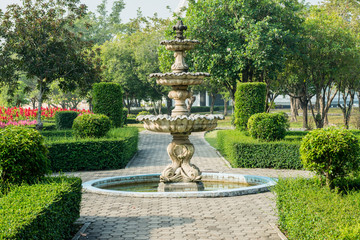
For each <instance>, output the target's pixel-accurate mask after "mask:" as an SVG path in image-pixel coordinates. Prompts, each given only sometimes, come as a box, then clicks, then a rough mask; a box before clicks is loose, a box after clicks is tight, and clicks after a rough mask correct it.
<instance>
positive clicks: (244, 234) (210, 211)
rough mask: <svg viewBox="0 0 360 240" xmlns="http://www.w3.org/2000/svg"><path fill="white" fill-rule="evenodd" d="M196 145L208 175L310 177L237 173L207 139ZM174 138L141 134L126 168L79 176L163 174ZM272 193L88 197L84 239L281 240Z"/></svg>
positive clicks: (195, 139)
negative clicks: (277, 230) (168, 146)
mask: <svg viewBox="0 0 360 240" xmlns="http://www.w3.org/2000/svg"><path fill="white" fill-rule="evenodd" d="M190 141H191V142H192V143H193V144H194V145H195V154H194V157H193V160H192V162H193V163H194V164H196V165H197V166H198V167H199V168H200V169H201V170H202V171H203V172H206V171H211V172H227V173H243V174H252V175H262V176H272V177H278V176H283V177H288V176H309V174H308V172H305V171H288V170H272V169H231V168H230V167H228V164H227V162H226V161H224V160H223V159H222V158H221V157H219V156H218V154H217V153H216V151H215V150H214V149H213V148H212V147H210V145H209V144H208V143H207V142H206V141H205V140H204V138H203V133H195V134H192V135H191V136H190ZM170 142H171V136H170V135H169V134H161V133H151V132H148V131H144V132H141V134H140V143H139V152H138V154H137V156H136V157H135V158H134V159H133V161H132V162H130V163H129V164H128V167H127V168H126V169H119V170H111V171H93V172H77V173H74V174H73V175H76V176H80V177H81V178H82V179H83V181H88V180H91V179H98V178H103V177H111V176H120V175H132V174H140V173H159V172H161V170H162V169H163V168H164V167H165V166H166V165H167V164H169V163H170V162H171V161H170V159H169V157H168V156H167V153H166V147H167V145H168V144H169V143H170ZM273 198H274V196H273V194H272V193H269V192H268V193H261V194H255V195H245V196H238V197H227V198H179V199H174V198H170V199H163V198H159V199H155V198H130V197H117V196H106V195H98V194H94V193H84V194H83V200H82V207H81V212H80V215H81V216H80V219H79V221H81V222H90V223H91V224H90V226H89V227H88V228H87V230H86V231H85V233H84V236H82V237H81V238H80V239H82V240H83V239H129V240H130V239H160V240H162V239H185V240H187V239H196V240H200V239H204V240H205V239H206V240H208V239H230V240H232V239H241V240H242V239H244V240H246V239H251V240H253V239H280V237H279V236H278V234H277V232H276V231H275V229H274V228H273V227H272V225H274V224H276V215H275V211H274V207H275V204H274V201H273Z"/></svg>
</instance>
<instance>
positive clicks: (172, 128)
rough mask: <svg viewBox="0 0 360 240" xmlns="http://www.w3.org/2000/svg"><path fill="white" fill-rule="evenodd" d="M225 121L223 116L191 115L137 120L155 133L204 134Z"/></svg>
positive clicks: (145, 116)
mask: <svg viewBox="0 0 360 240" xmlns="http://www.w3.org/2000/svg"><path fill="white" fill-rule="evenodd" d="M222 119H224V116H223V115H221V114H207V115H199V114H191V115H190V116H186V115H181V116H176V117H171V116H169V115H157V116H155V115H140V116H138V117H137V118H136V120H138V121H142V122H144V127H145V128H146V129H147V130H150V131H153V132H168V133H190V132H204V131H210V130H213V129H214V128H216V126H217V121H218V120H222Z"/></svg>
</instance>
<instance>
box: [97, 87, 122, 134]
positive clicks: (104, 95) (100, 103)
mask: <svg viewBox="0 0 360 240" xmlns="http://www.w3.org/2000/svg"><path fill="white" fill-rule="evenodd" d="M122 95H123V94H122V88H121V86H120V85H119V84H117V83H111V82H101V83H96V84H94V86H93V102H92V103H93V112H94V113H96V114H104V115H106V116H108V117H109V118H110V120H111V124H112V126H113V127H122V126H123V124H124V122H123V121H124V119H123V113H122V112H123V103H122Z"/></svg>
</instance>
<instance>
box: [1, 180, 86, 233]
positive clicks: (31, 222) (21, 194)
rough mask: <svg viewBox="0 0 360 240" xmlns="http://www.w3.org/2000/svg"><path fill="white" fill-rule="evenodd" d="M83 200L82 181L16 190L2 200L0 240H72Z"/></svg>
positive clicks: (44, 183)
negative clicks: (71, 234) (70, 239)
mask: <svg viewBox="0 0 360 240" xmlns="http://www.w3.org/2000/svg"><path fill="white" fill-rule="evenodd" d="M80 201H81V179H80V178H74V177H72V178H66V177H56V178H47V179H46V181H43V182H42V183H38V184H34V185H30V186H29V185H23V186H20V187H16V188H14V189H12V191H11V192H9V193H8V194H7V195H5V196H3V197H2V198H0V216H1V218H0V239H69V238H70V233H71V230H72V227H73V223H74V222H75V221H76V220H77V219H78V218H79V216H80V214H79V213H80Z"/></svg>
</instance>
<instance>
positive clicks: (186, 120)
mask: <svg viewBox="0 0 360 240" xmlns="http://www.w3.org/2000/svg"><path fill="white" fill-rule="evenodd" d="M173 29H174V31H175V32H176V37H175V40H169V41H162V42H161V43H160V44H161V45H164V46H165V48H166V49H167V50H170V51H174V57H175V63H174V64H173V65H172V66H171V70H172V72H169V73H153V74H150V77H154V78H156V83H157V84H160V85H166V86H171V88H172V90H171V91H170V92H169V95H168V96H169V98H171V99H174V100H175V108H174V109H173V110H172V114H171V116H169V115H157V116H154V115H140V116H138V117H137V120H138V121H142V122H144V127H145V128H146V129H147V130H150V131H154V132H168V133H170V134H171V135H172V137H173V140H172V142H171V143H170V144H169V146H168V147H167V152H168V154H169V156H170V158H171V161H172V164H170V165H169V166H167V167H166V168H165V169H164V170H163V171H162V173H161V175H160V184H159V187H158V191H160V192H167V191H170V192H172V191H182V190H183V191H188V190H189V191H194V190H195V191H201V190H203V189H204V186H203V184H202V182H201V178H202V175H201V171H200V169H199V168H198V167H197V166H195V165H194V164H192V163H190V161H191V158H192V156H193V155H194V152H195V148H194V145H193V144H192V143H191V142H190V140H189V135H190V134H191V133H192V132H203V131H210V130H212V129H214V128H215V127H216V126H217V121H218V120H219V119H223V118H224V116H223V115H219V114H215V115H198V114H196V115H193V114H190V113H189V111H188V110H187V108H186V104H185V101H186V99H188V98H190V97H192V94H191V92H190V91H189V90H188V87H189V86H190V85H199V84H201V83H202V81H203V80H204V78H205V77H209V76H210V74H209V73H204V72H188V69H189V67H188V65H187V64H186V62H185V56H186V53H185V51H188V50H191V49H193V48H194V47H195V46H196V45H197V44H199V43H200V42H199V41H198V40H188V39H185V37H184V34H183V32H184V31H185V30H186V29H187V27H186V26H185V25H184V24H183V22H182V21H181V20H179V21H178V22H177V24H176V25H175V26H174V27H173Z"/></svg>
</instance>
